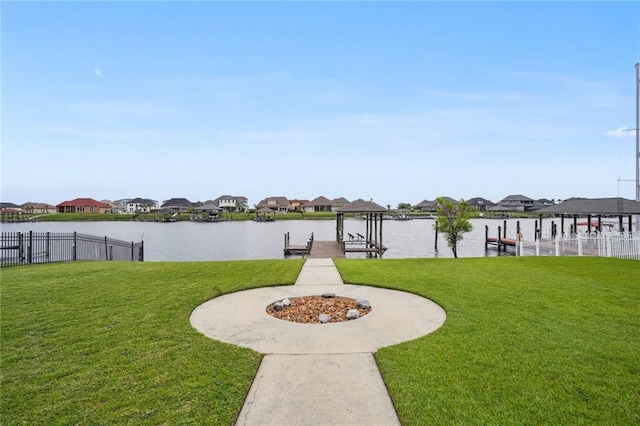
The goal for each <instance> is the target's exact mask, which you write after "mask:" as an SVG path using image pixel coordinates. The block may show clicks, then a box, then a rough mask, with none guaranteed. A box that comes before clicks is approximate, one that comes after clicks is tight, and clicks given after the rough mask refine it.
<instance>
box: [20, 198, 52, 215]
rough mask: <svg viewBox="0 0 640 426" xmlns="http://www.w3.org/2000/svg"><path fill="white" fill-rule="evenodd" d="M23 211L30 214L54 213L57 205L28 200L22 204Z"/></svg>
mask: <svg viewBox="0 0 640 426" xmlns="http://www.w3.org/2000/svg"><path fill="white" fill-rule="evenodd" d="M21 207H22V211H23V212H25V213H28V214H46V213H54V212H55V211H56V206H54V205H51V204H47V203H34V202H31V201H27V202H26V203H24V204H23V205H22V206H21Z"/></svg>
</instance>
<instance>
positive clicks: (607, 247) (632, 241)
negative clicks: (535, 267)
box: [516, 232, 640, 260]
mask: <svg viewBox="0 0 640 426" xmlns="http://www.w3.org/2000/svg"><path fill="white" fill-rule="evenodd" d="M516 244H517V245H516V254H517V255H518V256H600V257H617V258H620V259H634V260H640V234H638V233H636V234H635V235H634V234H629V233H614V232H602V233H592V234H582V233H578V234H575V235H570V236H565V237H558V238H555V239H546V240H538V241H536V242H528V241H519V242H518V243H516Z"/></svg>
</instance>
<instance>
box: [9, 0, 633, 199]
mask: <svg viewBox="0 0 640 426" xmlns="http://www.w3.org/2000/svg"><path fill="white" fill-rule="evenodd" d="M0 7H1V19H2V22H1V23H2V30H1V31H2V34H1V35H2V82H1V84H2V95H1V96H2V196H1V198H2V201H5V202H14V203H23V202H26V201H34V202H48V203H52V204H57V203H60V202H62V201H64V200H69V199H73V198H76V197H91V198H95V199H98V200H101V199H110V200H114V199H120V198H131V197H144V198H152V199H156V200H159V201H163V200H166V199H169V198H172V197H186V198H189V199H190V200H191V201H198V200H200V201H204V200H207V199H214V198H216V197H218V196H220V195H223V194H230V195H244V196H246V197H248V198H249V203H250V204H256V203H258V202H259V201H260V200H261V199H262V198H264V197H267V196H276V195H282V196H286V197H288V198H302V199H305V198H306V199H313V198H315V197H317V196H319V195H324V196H326V197H328V198H336V197H341V196H344V197H346V198H348V199H350V200H353V199H356V198H365V199H370V198H373V199H374V201H376V202H378V203H379V204H382V205H387V204H390V205H392V206H396V205H397V204H398V203H400V202H408V203H412V204H416V203H418V202H420V201H422V200H424V199H434V198H436V197H437V196H441V195H446V196H450V197H453V198H456V199H460V198H464V199H469V198H472V197H476V196H481V197H485V198H488V199H491V200H493V201H499V200H500V199H502V198H504V197H506V196H507V195H510V194H524V195H526V196H529V197H531V198H535V199H538V198H555V199H565V198H568V197H572V196H582V197H616V196H622V197H625V198H629V199H633V198H635V193H634V187H633V182H628V180H632V179H635V159H634V153H635V139H634V132H622V131H620V129H623V128H634V126H635V70H634V64H635V63H636V62H639V61H640V3H638V2H602V3H596V2H593V3H591V2H587V3H580V2H516V3H506V2H451V3H442V2H193V3H180V2H138V3H132V2H68V3H62V2H51V3H47V2H45V3H35V2H2V4H1V6H0Z"/></svg>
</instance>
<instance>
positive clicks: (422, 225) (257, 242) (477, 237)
mask: <svg viewBox="0 0 640 426" xmlns="http://www.w3.org/2000/svg"><path fill="white" fill-rule="evenodd" d="M519 221H520V227H521V231H522V233H523V236H524V238H525V239H526V240H533V235H534V228H535V219H520V220H519ZM516 222H517V220H516V219H508V220H507V221H506V223H507V237H508V238H515V235H516ZM471 223H472V225H473V231H471V232H469V233H467V234H465V236H464V239H463V240H462V241H461V242H460V243H459V245H458V257H484V256H497V255H498V253H497V251H496V250H495V249H489V251H487V252H485V250H484V238H485V226H489V235H490V236H493V237H495V236H496V235H497V233H498V226H500V227H503V226H504V221H503V220H497V219H496V220H492V219H472V220H471ZM555 223H556V225H557V226H558V229H559V228H560V221H559V219H557V220H555ZM433 224H434V221H433V220H429V219H415V220H406V221H400V220H385V221H384V222H383V232H382V239H383V241H382V243H383V244H384V245H385V246H387V247H388V250H387V252H386V253H385V255H384V257H385V258H415V257H431V258H433V257H441V258H445V257H453V254H452V252H451V249H449V248H448V247H447V244H446V241H445V240H444V237H443V236H442V235H439V236H438V250H437V251H436V249H435V247H434V246H435V240H436V238H435V231H434V229H433ZM365 226H366V225H365V222H364V221H362V220H357V219H347V220H345V225H344V232H345V235H347V234H348V233H351V234H353V235H356V233H360V234H365ZM565 226H566V227H567V228H568V224H565ZM550 229H551V219H545V220H544V222H543V224H542V232H543V235H544V236H546V235H548V234H549V233H550ZM19 230H20V231H22V232H28V231H30V230H32V231H51V232H73V231H76V232H79V233H83V234H90V235H97V236H108V237H110V238H116V239H120V240H125V241H134V242H138V241H140V240H144V247H145V256H144V257H145V261H204V260H243V259H282V258H283V247H284V234H285V233H287V232H288V233H289V235H290V237H291V241H290V242H291V244H296V245H303V244H305V243H306V241H307V239H308V238H309V236H310V235H311V233H313V234H314V237H315V239H316V240H329V241H332V240H335V237H336V222H335V221H334V220H283V221H276V222H261V223H258V222H252V221H238V222H219V223H195V222H175V223H155V222H46V223H45V222H42V223H7V224H2V232H15V231H19ZM349 256H350V257H351V256H352V255H351V254H350V255H349ZM353 256H354V257H355V256H356V255H353Z"/></svg>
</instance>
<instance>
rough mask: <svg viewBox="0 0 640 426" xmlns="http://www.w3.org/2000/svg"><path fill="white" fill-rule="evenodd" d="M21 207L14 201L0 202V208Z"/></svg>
mask: <svg viewBox="0 0 640 426" xmlns="http://www.w3.org/2000/svg"><path fill="white" fill-rule="evenodd" d="M7 208H10V209H19V208H20V206H19V205H17V204H14V203H0V209H7Z"/></svg>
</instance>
